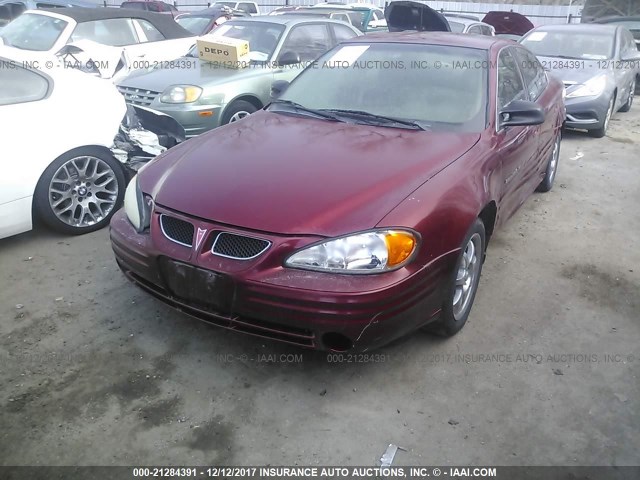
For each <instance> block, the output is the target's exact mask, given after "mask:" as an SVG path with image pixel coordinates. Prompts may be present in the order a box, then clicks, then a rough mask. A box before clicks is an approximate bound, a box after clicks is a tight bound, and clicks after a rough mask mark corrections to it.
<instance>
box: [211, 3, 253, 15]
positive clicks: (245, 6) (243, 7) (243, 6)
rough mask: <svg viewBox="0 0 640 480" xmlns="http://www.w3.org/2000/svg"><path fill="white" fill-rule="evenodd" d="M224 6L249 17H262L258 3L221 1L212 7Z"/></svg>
mask: <svg viewBox="0 0 640 480" xmlns="http://www.w3.org/2000/svg"><path fill="white" fill-rule="evenodd" d="M215 5H222V6H225V7H229V8H230V9H232V10H240V11H243V12H245V13H248V14H249V15H260V8H259V7H258V4H257V3H256V2H226V1H219V2H213V4H212V5H211V6H215Z"/></svg>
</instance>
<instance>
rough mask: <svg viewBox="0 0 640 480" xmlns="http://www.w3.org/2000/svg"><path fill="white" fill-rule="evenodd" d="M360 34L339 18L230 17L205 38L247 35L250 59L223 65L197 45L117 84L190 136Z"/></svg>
mask: <svg viewBox="0 0 640 480" xmlns="http://www.w3.org/2000/svg"><path fill="white" fill-rule="evenodd" d="M358 35H362V33H361V32H360V31H358V30H357V29H356V28H354V27H353V26H351V25H348V24H346V23H344V22H341V21H338V20H331V19H326V18H314V17H289V16H284V15H283V16H266V15H265V16H256V17H250V18H242V19H233V20H229V21H227V22H225V23H223V24H222V25H220V26H218V27H216V28H215V29H214V30H213V31H212V32H211V33H210V34H209V35H207V36H206V37H204V38H215V37H216V36H222V37H231V38H238V39H242V40H247V41H248V42H249V49H250V54H249V55H250V58H251V62H250V65H249V66H248V67H246V68H242V69H233V68H224V67H222V66H220V65H215V64H213V63H209V62H206V61H201V60H199V58H198V51H197V48H196V47H194V49H192V50H191V52H190V53H189V55H187V56H186V57H182V58H179V59H176V60H175V61H173V62H166V63H165V64H161V65H156V66H153V67H152V68H149V69H147V70H142V71H139V72H134V73H132V74H131V75H129V76H128V77H126V78H125V79H123V80H122V81H121V82H120V83H119V85H118V88H119V90H120V92H121V93H122V94H123V95H124V96H125V99H126V101H127V102H129V103H131V104H134V105H143V106H146V107H150V108H153V109H154V110H158V111H160V112H163V113H166V114H168V115H171V116H172V117H173V118H175V119H176V120H177V121H178V122H179V123H180V124H181V125H182V126H183V127H184V129H185V131H186V133H187V137H194V136H196V135H199V134H200V133H203V132H206V131H207V130H211V129H212V128H215V127H218V126H220V125H224V124H227V123H230V122H234V121H237V120H240V119H242V118H243V117H245V116H247V115H249V114H251V113H253V112H255V111H256V110H259V109H260V108H262V107H263V106H264V105H265V104H267V103H268V102H269V101H270V92H271V84H272V83H273V82H274V81H277V80H286V81H291V80H293V79H294V78H295V77H296V76H297V75H298V74H299V73H300V72H301V71H302V70H303V68H304V67H305V65H306V64H308V63H310V62H313V61H314V60H316V59H317V58H318V57H319V56H320V55H322V54H323V53H325V52H326V51H327V50H329V49H331V48H332V47H333V46H335V45H336V44H337V43H340V42H341V41H343V40H346V39H349V38H353V37H355V36H358Z"/></svg>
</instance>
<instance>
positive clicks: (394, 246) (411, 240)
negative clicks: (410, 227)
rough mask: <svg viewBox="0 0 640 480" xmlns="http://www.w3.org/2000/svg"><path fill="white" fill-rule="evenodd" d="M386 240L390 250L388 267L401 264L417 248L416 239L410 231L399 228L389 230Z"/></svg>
mask: <svg viewBox="0 0 640 480" xmlns="http://www.w3.org/2000/svg"><path fill="white" fill-rule="evenodd" d="M384 241H385V243H386V244H387V250H388V252H389V258H388V260H387V266H388V267H394V266H396V265H400V264H401V263H402V262H404V261H405V260H406V259H407V258H409V257H410V256H411V254H412V253H413V250H414V249H415V248H416V239H415V237H414V236H413V235H412V234H410V233H409V232H403V231H397V230H394V231H390V232H387V233H386V234H385V236H384Z"/></svg>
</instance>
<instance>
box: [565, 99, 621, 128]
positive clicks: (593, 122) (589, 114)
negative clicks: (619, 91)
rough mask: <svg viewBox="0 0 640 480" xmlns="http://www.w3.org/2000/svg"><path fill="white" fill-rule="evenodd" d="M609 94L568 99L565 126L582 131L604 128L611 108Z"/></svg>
mask: <svg viewBox="0 0 640 480" xmlns="http://www.w3.org/2000/svg"><path fill="white" fill-rule="evenodd" d="M610 99H611V96H610V95H609V94H605V93H603V94H601V95H599V96H597V97H578V98H567V99H566V107H567V119H566V121H565V126H566V127H568V128H576V129H581V130H595V129H598V128H602V125H603V124H604V119H605V117H606V115H607V108H608V107H609V100H610Z"/></svg>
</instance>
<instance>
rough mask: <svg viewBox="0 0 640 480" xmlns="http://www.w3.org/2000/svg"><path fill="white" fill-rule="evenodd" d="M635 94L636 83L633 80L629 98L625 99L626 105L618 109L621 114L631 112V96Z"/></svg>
mask: <svg viewBox="0 0 640 480" xmlns="http://www.w3.org/2000/svg"><path fill="white" fill-rule="evenodd" d="M635 92H636V81H635V80H634V81H633V83H632V84H631V88H630V89H629V96H628V97H627V101H626V103H625V104H624V105H623V106H622V107H620V111H621V112H628V111H629V110H631V105H633V96H634V94H635Z"/></svg>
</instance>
